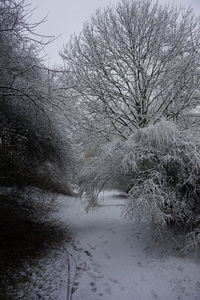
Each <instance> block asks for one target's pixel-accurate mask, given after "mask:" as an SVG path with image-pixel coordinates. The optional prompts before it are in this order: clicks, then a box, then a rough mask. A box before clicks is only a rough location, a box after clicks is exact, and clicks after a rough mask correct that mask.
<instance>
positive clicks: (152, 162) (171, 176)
mask: <svg viewBox="0 0 200 300" xmlns="http://www.w3.org/2000/svg"><path fill="white" fill-rule="evenodd" d="M199 183H200V141H199V139H198V137H197V136H195V135H194V134H192V133H191V131H190V130H181V129H180V128H178V126H177V125H175V124H174V123H173V122H170V121H166V120H161V121H160V122H159V123H157V124H155V125H150V126H148V127H146V128H141V129H138V130H137V131H136V132H135V133H134V134H132V135H131V136H130V137H129V138H128V140H127V141H124V142H122V141H118V142H114V143H111V144H110V145H108V146H106V147H105V148H104V149H103V150H102V152H101V155H100V156H99V157H97V158H94V159H93V160H92V161H91V163H90V165H89V167H86V168H85V169H83V171H82V174H81V180H80V184H81V191H82V193H84V192H85V193H86V195H87V197H88V198H89V203H88V208H91V207H95V206H97V204H98V194H99V193H100V192H101V191H105V190H108V189H117V190H120V191H123V192H126V193H127V195H128V197H127V200H126V202H125V208H124V214H125V215H126V216H128V217H130V218H131V219H132V220H134V221H139V223H143V224H146V226H148V227H149V228H152V229H153V230H155V228H156V229H158V231H159V232H161V235H162V232H163V231H164V230H165V229H167V228H169V227H171V228H172V227H173V228H177V229H180V230H181V232H182V233H183V232H184V233H185V234H186V240H187V243H186V245H185V246H186V247H196V246H197V245H198V243H199V242H200V200H199V199H200V185H199Z"/></svg>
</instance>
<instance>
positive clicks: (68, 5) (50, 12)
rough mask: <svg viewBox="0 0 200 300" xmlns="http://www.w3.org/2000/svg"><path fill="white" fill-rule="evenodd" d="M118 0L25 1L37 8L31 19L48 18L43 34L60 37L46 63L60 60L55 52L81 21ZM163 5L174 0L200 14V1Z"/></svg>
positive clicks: (165, 0) (41, 29) (183, 0)
mask: <svg viewBox="0 0 200 300" xmlns="http://www.w3.org/2000/svg"><path fill="white" fill-rule="evenodd" d="M118 2H119V0H26V3H27V4H28V3H29V4H31V5H32V6H33V7H36V9H35V11H34V13H33V20H34V21H40V20H41V19H43V18H44V17H45V16H47V20H46V22H45V23H43V24H41V25H40V26H39V27H38V32H39V33H40V34H43V35H54V36H59V35H60V36H59V37H58V38H57V40H55V41H54V42H53V43H51V44H50V45H48V46H47V48H46V53H47V57H49V59H48V60H47V63H49V65H54V64H59V63H61V62H62V60H61V58H60V57H59V54H58V52H59V51H60V50H62V47H63V45H64V44H66V43H67V41H69V39H70V36H71V34H73V33H74V32H75V33H78V32H80V31H81V29H82V26H83V23H84V22H85V21H87V20H88V19H89V17H90V16H91V15H92V14H93V13H94V12H95V10H96V9H97V8H99V7H105V6H107V5H108V4H113V5H115V4H117V3H118ZM159 2H160V3H162V4H166V3H172V2H173V3H175V4H182V5H183V6H189V5H191V6H192V7H193V8H194V11H195V13H196V14H199V15H200V0H160V1H159Z"/></svg>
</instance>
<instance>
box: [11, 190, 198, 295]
mask: <svg viewBox="0 0 200 300" xmlns="http://www.w3.org/2000/svg"><path fill="white" fill-rule="evenodd" d="M58 200H59V203H60V210H59V211H58V213H56V217H57V218H58V219H60V221H61V222H63V223H64V224H69V225H70V228H71V231H72V234H73V235H74V239H73V242H72V244H71V246H69V244H68V245H66V247H65V245H64V246H63V247H61V249H58V250H55V251H53V252H51V253H50V254H49V255H48V256H47V257H45V258H43V259H42V260H41V261H39V262H38V263H37V264H36V266H35V268H33V266H32V267H31V270H30V274H31V280H30V282H29V283H26V284H22V285H21V287H20V289H19V291H18V293H17V295H18V296H17V298H16V299H23V300H24V299H25V300H38V299H42V300H122V299H125V300H154V299H158V300H186V299H188V300H199V299H200V264H199V263H198V262H197V261H195V259H194V257H191V258H189V257H184V256H181V255H177V253H176V252H175V251H174V254H170V253H172V251H171V250H170V246H168V244H170V241H169V243H166V245H165V244H164V245H163V246H162V247H159V246H158V244H156V245H155V244H154V243H153V242H152V241H151V239H150V238H149V237H148V235H147V232H145V229H144V230H142V231H141V229H140V230H139V229H138V228H137V227H136V226H134V225H133V223H132V222H131V221H130V220H128V219H124V218H123V217H122V216H121V211H122V205H123V203H124V201H125V199H124V198H123V197H119V196H117V195H113V193H106V194H105V195H104V196H103V195H102V196H101V199H100V203H101V204H102V205H101V206H100V207H99V209H98V210H95V211H92V212H89V213H88V214H86V212H85V210H84V205H83V203H81V202H80V201H79V200H76V199H75V198H70V197H59V199H58ZM68 261H70V264H68ZM26 269H28V268H26ZM69 271H70V272H69ZM68 274H70V277H69V276H68ZM68 287H69V288H68ZM71 292H73V293H71ZM71 296H72V297H71Z"/></svg>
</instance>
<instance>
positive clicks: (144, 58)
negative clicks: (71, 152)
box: [62, 0, 200, 139]
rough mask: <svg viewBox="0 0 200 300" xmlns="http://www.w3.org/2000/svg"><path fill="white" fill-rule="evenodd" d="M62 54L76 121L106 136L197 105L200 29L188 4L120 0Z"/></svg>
mask: <svg viewBox="0 0 200 300" xmlns="http://www.w3.org/2000/svg"><path fill="white" fill-rule="evenodd" d="M62 57H63V59H64V63H65V85H66V87H67V95H68V97H69V98H71V99H72V100H71V101H72V102H73V105H74V106H75V107H76V109H78V110H79V111H80V112H81V113H82V116H83V117H82V120H78V121H79V122H80V123H81V122H82V123H81V126H82V128H85V129H86V130H89V131H92V132H97V133H101V134H102V135H103V136H105V137H106V138H108V139H109V138H110V137H112V136H113V135H118V136H120V137H124V138H125V139H126V138H127V136H129V134H130V133H131V132H132V131H134V130H135V129H137V128H140V127H144V126H146V125H148V124H149V123H156V122H157V121H159V119H160V118H161V117H165V118H166V119H168V120H177V119H178V118H179V117H180V116H181V115H183V114H184V113H185V111H186V110H187V109H188V108H191V107H194V106H196V105H197V104H198V101H199V83H200V76H199V67H200V27H199V19H197V18H195V17H194V14H193V12H192V9H190V8H189V9H183V8H177V7H175V6H165V7H163V6H160V5H159V4H158V2H154V1H152V0H143V1H129V0H124V1H122V2H121V3H119V4H118V5H117V6H116V7H115V8H113V7H108V8H106V9H104V10H98V11H97V12H96V14H95V15H94V16H93V17H92V18H91V19H90V21H89V22H88V23H86V24H85V25H84V27H83V30H82V32H81V33H80V34H79V35H74V36H72V38H71V41H70V42H69V43H68V44H67V45H66V47H65V49H64V51H63V53H62Z"/></svg>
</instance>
